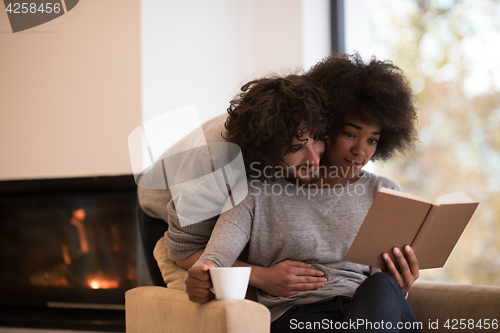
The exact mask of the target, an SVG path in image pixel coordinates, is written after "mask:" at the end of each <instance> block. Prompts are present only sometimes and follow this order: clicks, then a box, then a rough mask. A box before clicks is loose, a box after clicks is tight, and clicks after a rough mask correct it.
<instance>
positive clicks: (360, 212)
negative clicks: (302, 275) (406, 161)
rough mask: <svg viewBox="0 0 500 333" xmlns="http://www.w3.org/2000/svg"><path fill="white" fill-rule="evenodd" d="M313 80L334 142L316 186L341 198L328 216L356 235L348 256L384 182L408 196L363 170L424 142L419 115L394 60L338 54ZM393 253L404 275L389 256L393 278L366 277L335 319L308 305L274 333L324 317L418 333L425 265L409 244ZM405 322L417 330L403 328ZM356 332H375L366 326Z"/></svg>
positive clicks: (326, 307)
mask: <svg viewBox="0 0 500 333" xmlns="http://www.w3.org/2000/svg"><path fill="white" fill-rule="evenodd" d="M306 76H307V77H310V78H312V79H314V80H316V82H317V83H318V85H320V86H321V87H322V88H323V89H324V90H325V91H326V93H327V96H328V101H327V108H328V110H329V111H330V113H331V116H330V117H329V123H330V126H331V130H330V134H331V137H330V140H329V141H328V144H327V148H326V150H325V154H324V157H323V159H322V165H321V168H320V169H321V170H320V177H321V178H320V181H319V182H318V183H317V184H318V187H321V188H322V189H324V188H328V189H329V190H331V191H332V192H333V194H334V197H335V200H336V201H335V203H334V204H333V206H334V208H331V209H330V210H329V211H328V210H327V211H326V212H325V213H330V214H329V216H331V223H332V224H334V225H336V230H338V231H337V232H339V233H342V232H343V230H345V229H346V228H347V229H350V230H353V232H352V233H351V234H348V237H350V239H348V240H346V241H345V242H344V243H342V242H339V243H338V244H337V248H338V251H339V252H340V253H343V254H344V255H345V253H346V252H347V250H348V249H349V246H350V244H351V243H352V240H353V238H354V236H355V234H356V232H355V231H356V230H358V229H359V227H360V226H361V223H362V222H363V219H364V216H366V213H367V212H368V209H369V207H370V205H371V203H372V202H373V200H374V199H375V195H376V194H377V192H378V191H379V189H380V187H381V184H382V187H389V188H392V189H395V190H399V191H401V188H400V187H399V185H398V184H397V183H396V182H394V181H392V180H390V179H388V178H385V177H380V176H377V175H375V174H372V173H369V172H366V171H363V170H362V168H363V167H364V166H365V165H366V163H368V161H370V160H372V161H375V160H387V159H389V158H390V157H392V156H394V153H395V152H397V151H399V152H402V153H404V152H406V151H408V150H409V149H410V148H412V147H413V145H414V142H415V141H416V140H417V129H416V126H417V113H416V110H415V107H414V105H413V95H412V91H411V89H410V87H409V86H408V83H407V81H406V79H405V77H404V75H403V73H402V70H401V69H399V68H398V67H396V66H395V65H393V64H392V63H391V62H382V61H378V60H376V59H375V58H372V59H371V61H370V62H368V63H364V62H363V61H362V59H361V57H360V56H359V55H358V54H354V55H347V54H339V55H333V56H330V57H328V58H327V59H325V60H323V61H322V62H320V63H319V64H317V65H316V66H314V67H313V68H312V69H311V70H310V71H309V72H308V73H307V74H306ZM339 123H340V127H339ZM338 128H340V131H337V129H338ZM402 223H404V221H402ZM393 252H394V255H395V257H396V261H397V265H398V266H399V270H398V269H397V268H396V265H395V263H394V262H393V261H392V260H391V259H390V257H389V256H388V254H387V253H384V254H383V255H382V257H383V259H384V262H385V263H386V270H385V272H386V273H388V274H385V273H376V274H373V275H372V276H371V277H370V278H368V279H366V280H365V281H364V282H363V283H362V284H361V285H360V286H359V287H358V288H357V290H356V292H355V294H354V295H353V297H352V299H349V300H348V301H347V302H346V303H347V304H340V305H339V304H337V307H338V309H339V311H338V312H339V313H338V314H337V315H333V314H332V313H335V312H336V311H337V310H335V306H332V304H330V303H328V302H320V303H314V304H309V305H306V306H304V307H301V308H300V309H294V310H293V311H287V312H286V313H285V314H284V315H283V316H282V317H280V318H279V319H278V320H276V321H275V322H274V323H273V324H272V331H273V332H274V331H276V332H287V331H290V328H289V326H290V323H291V322H292V321H294V320H295V321H297V320H301V319H302V318H307V320H308V321H313V322H314V321H321V320H322V319H323V318H332V319H333V320H337V321H341V322H342V323H347V322H357V321H359V320H362V322H366V323H368V322H371V323H378V324H380V323H384V322H385V323H390V327H389V326H388V325H386V326H385V328H382V329H379V330H378V331H382V332H383V331H396V332H397V331H399V332H403V331H405V332H406V331H408V332H416V331H418V325H415V324H418V323H417V322H416V319H415V316H414V315H413V312H412V310H411V308H410V306H409V305H408V303H407V302H406V299H405V294H406V295H407V293H408V290H409V289H410V287H411V285H412V284H413V282H414V281H415V280H416V279H418V277H419V266H418V260H417V258H416V255H415V253H414V252H413V250H412V249H411V247H410V246H405V248H404V250H402V249H398V248H394V250H393ZM403 252H404V254H403ZM405 255H406V258H405ZM333 310H335V311H333ZM398 324H404V325H402V327H411V329H409V330H403V329H399V327H398ZM379 326H380V325H379ZM356 328H357V329H358V330H359V331H371V330H370V329H369V328H367V327H356ZM379 328H380V327H379Z"/></svg>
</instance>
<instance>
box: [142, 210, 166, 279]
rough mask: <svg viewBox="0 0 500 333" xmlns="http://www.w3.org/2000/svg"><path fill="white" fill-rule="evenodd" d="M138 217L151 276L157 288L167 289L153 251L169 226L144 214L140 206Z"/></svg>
mask: <svg viewBox="0 0 500 333" xmlns="http://www.w3.org/2000/svg"><path fill="white" fill-rule="evenodd" d="M137 207H138V209H137V215H138V218H139V229H140V232H141V241H142V248H143V250H144V256H145V257H146V264H147V266H148V271H149V276H150V277H151V281H152V282H153V285H155V286H162V287H165V286H166V285H165V282H164V281H163V277H162V276H161V272H160V268H159V267H158V264H157V263H156V260H155V258H154V256H153V250H154V248H155V246H156V243H157V242H158V240H159V239H160V238H162V237H163V235H164V234H165V231H167V229H168V224H167V222H165V221H164V220H160V219H155V218H153V217H151V216H149V215H148V214H146V213H144V211H143V210H142V209H141V207H140V206H139V205H137Z"/></svg>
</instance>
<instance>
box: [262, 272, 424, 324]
mask: <svg viewBox="0 0 500 333" xmlns="http://www.w3.org/2000/svg"><path fill="white" fill-rule="evenodd" d="M418 325H419V323H417V320H416V319H415V316H414V315H413V311H412V310H411V308H410V305H409V304H408V302H407V301H406V299H405V297H404V295H403V293H402V292H401V289H400V288H399V286H398V285H397V283H396V280H394V278H393V277H392V276H390V275H389V274H386V273H377V274H374V275H372V276H370V277H369V278H367V279H366V280H365V281H364V282H363V283H362V284H361V285H360V286H359V288H358V289H357V290H356V293H355V294H354V296H353V297H352V299H351V298H348V297H343V296H338V297H335V298H333V299H331V300H328V301H322V302H318V303H313V304H307V305H295V306H293V307H292V308H290V309H289V310H288V311H287V312H285V314H283V315H282V316H281V317H280V318H278V319H277V320H275V321H274V322H273V323H272V324H271V332H272V333H282V332H408V333H410V332H411V333H413V332H420V330H419V329H418V328H419V326H418Z"/></svg>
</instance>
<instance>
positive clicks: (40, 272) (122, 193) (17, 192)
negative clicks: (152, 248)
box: [0, 175, 147, 331]
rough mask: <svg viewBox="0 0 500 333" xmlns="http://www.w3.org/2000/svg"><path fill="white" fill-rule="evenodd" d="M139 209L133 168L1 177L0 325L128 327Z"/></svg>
mask: <svg viewBox="0 0 500 333" xmlns="http://www.w3.org/2000/svg"><path fill="white" fill-rule="evenodd" d="M136 212H137V196H136V185H135V182H134V178H133V176H132V175H127V176H116V177H93V178H69V179H44V180H22V181H4V182H0V251H1V253H2V257H3V259H2V260H0V294H1V295H2V297H0V313H1V314H0V326H19V327H42V328H68V329H89V328H93V327H92V326H95V325H96V324H99V325H100V326H104V327H100V328H99V330H112V331H124V329H125V322H124V318H125V314H124V293H125V291H126V290H128V289H130V288H134V287H136V286H138V285H140V284H142V283H141V281H140V280H144V279H143V278H142V279H141V278H140V276H141V275H142V276H144V275H147V270H146V269H143V268H141V266H140V261H141V254H142V251H141V249H142V246H141V245H140V244H139V243H140V241H139V237H138V231H137V230H138V227H137V213H136ZM146 280H147V279H146ZM26 311H28V313H26ZM86 317H87V318H86ZM72 318H73V319H72ZM106 318H107V319H106ZM30 320H31V321H32V322H30ZM61 325H62V327H61ZM89 325H90V326H89Z"/></svg>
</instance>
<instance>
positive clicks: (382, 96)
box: [306, 53, 418, 160]
mask: <svg viewBox="0 0 500 333" xmlns="http://www.w3.org/2000/svg"><path fill="white" fill-rule="evenodd" d="M306 76H307V77H310V78H313V79H314V80H316V81H317V82H318V83H319V85H321V87H322V88H323V89H324V90H325V91H326V93H327V95H328V101H327V103H328V110H329V111H330V112H335V116H336V118H337V119H336V121H335V122H333V124H332V129H331V130H330V133H331V134H332V138H335V137H336V136H337V135H338V134H339V133H338V132H336V128H338V124H337V121H340V123H341V124H345V123H346V120H347V118H356V119H359V120H360V121H362V122H364V123H366V124H369V125H376V126H379V127H381V128H382V135H381V137H380V140H379V142H378V145H377V150H376V151H375V154H374V155H373V157H372V160H376V159H380V160H387V159H388V158H390V157H392V156H393V155H394V153H395V152H396V151H399V152H406V151H407V150H409V149H411V148H413V147H414V144H415V141H416V140H417V133H418V130H417V112H416V109H415V106H414V104H413V102H414V95H413V94H412V90H411V88H410V87H409V85H408V81H407V80H406V78H405V76H404V75H403V71H402V70H401V69H400V68H399V67H397V66H395V65H394V64H393V63H392V62H390V61H379V60H376V59H375V57H373V58H372V59H371V60H370V62H368V63H364V62H363V60H362V59H361V57H360V55H359V54H358V53H356V54H353V55H349V54H334V55H332V56H329V57H328V58H326V59H324V60H323V61H321V62H320V63H318V64H317V65H315V66H314V67H313V68H311V70H309V72H307V73H306ZM330 118H331V117H330ZM342 126H343V125H342Z"/></svg>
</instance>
